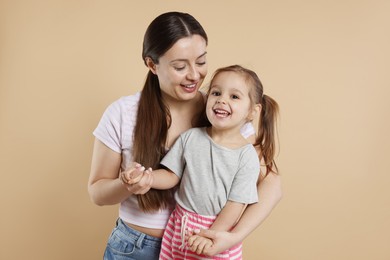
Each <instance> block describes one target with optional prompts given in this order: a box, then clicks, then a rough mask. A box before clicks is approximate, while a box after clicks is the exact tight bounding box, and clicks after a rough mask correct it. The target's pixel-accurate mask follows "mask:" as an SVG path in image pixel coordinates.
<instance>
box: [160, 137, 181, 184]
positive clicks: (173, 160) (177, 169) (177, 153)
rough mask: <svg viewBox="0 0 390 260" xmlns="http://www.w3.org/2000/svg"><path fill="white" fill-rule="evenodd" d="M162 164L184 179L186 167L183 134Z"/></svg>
mask: <svg viewBox="0 0 390 260" xmlns="http://www.w3.org/2000/svg"><path fill="white" fill-rule="evenodd" d="M160 164H161V165H163V166H165V167H167V168H168V169H169V170H171V171H172V172H173V173H174V174H175V175H177V176H178V177H179V178H181V177H182V175H183V171H184V166H185V162H184V142H183V134H182V135H180V136H179V138H177V140H176V141H175V143H174V144H173V145H172V147H171V149H170V150H169V152H168V153H167V154H166V155H165V156H164V158H163V159H162V160H161V163H160Z"/></svg>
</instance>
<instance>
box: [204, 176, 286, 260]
mask: <svg viewBox="0 0 390 260" xmlns="http://www.w3.org/2000/svg"><path fill="white" fill-rule="evenodd" d="M257 193H258V196H259V202H258V203H255V204H251V205H249V206H248V207H247V208H246V209H245V211H244V213H243V214H242V216H241V218H240V220H239V221H238V223H237V225H236V226H235V227H234V228H233V229H232V230H231V231H230V232H226V231H215V230H203V229H202V230H201V231H200V232H199V233H198V234H199V235H201V236H204V237H207V238H210V239H212V240H213V245H212V246H211V247H209V248H208V249H205V250H204V251H203V253H204V254H206V255H210V256H211V255H216V254H218V253H220V252H222V251H224V250H227V249H228V248H231V247H232V246H234V245H236V244H237V243H239V242H242V241H243V240H244V239H245V238H246V237H247V236H248V235H249V234H250V233H251V232H252V231H253V230H255V229H256V228H257V227H258V226H259V225H260V224H261V223H263V221H264V220H265V219H266V218H267V217H268V216H269V214H270V213H271V212H272V210H273V209H274V207H275V206H276V205H277V204H278V202H279V201H280V199H281V198H282V189H281V179H280V176H279V175H277V174H274V173H269V174H268V175H267V176H266V177H264V178H263V179H262V180H261V181H260V182H259V183H258V184H257Z"/></svg>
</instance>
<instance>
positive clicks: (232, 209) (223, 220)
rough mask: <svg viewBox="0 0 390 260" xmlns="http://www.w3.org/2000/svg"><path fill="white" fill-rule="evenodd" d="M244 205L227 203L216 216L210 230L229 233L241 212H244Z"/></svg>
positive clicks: (232, 202)
mask: <svg viewBox="0 0 390 260" xmlns="http://www.w3.org/2000/svg"><path fill="white" fill-rule="evenodd" d="M245 207H246V204H243V203H238V202H234V201H230V200H229V201H228V202H227V203H226V205H225V207H223V209H222V210H221V212H220V213H219V214H218V217H217V218H216V219H215V221H214V223H213V225H211V227H210V229H212V230H216V231H229V230H231V229H232V228H233V227H234V225H235V224H236V223H237V221H238V220H239V219H240V216H241V214H242V212H243V211H244V209H245Z"/></svg>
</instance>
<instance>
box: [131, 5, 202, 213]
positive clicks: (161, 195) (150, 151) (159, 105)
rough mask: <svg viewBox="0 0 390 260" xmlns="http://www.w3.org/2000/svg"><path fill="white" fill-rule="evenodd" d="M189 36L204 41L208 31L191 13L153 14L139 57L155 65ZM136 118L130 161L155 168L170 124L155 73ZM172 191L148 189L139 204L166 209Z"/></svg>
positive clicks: (148, 79)
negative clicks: (181, 40) (196, 36)
mask: <svg viewBox="0 0 390 260" xmlns="http://www.w3.org/2000/svg"><path fill="white" fill-rule="evenodd" d="M192 35H200V36H202V37H203V38H204V39H205V40H206V43H207V34H206V32H205V31H204V30H203V27H202V26H201V25H200V23H199V22H198V21H197V20H196V19H195V18H194V17H193V16H191V15H190V14H187V13H181V12H168V13H164V14H161V15H160V16H158V17H156V18H155V19H154V20H153V21H152V22H151V24H150V25H149V27H148V28H147V30H146V33H145V36H144V42H143V50H142V59H143V60H144V62H145V64H146V58H150V59H151V60H152V61H153V63H154V64H158V63H159V58H160V57H161V56H162V55H164V54H165V53H166V52H167V51H168V50H169V49H170V48H171V47H172V46H173V45H174V44H175V43H176V42H177V41H178V40H180V39H182V38H185V37H190V36H192ZM137 113H138V114H137V121H136V126H135V129H134V136H133V141H134V142H133V150H132V155H133V161H135V162H138V163H140V164H142V165H144V166H145V167H146V168H148V167H151V168H153V169H156V168H158V166H159V164H160V161H161V159H162V158H163V156H164V155H165V153H166V141H167V136H168V129H169V127H170V124H171V115H170V112H169V108H168V107H167V105H166V104H165V102H164V99H163V98H162V95H161V90H160V84H159V81H158V78H157V75H155V74H153V73H152V72H151V71H149V72H148V74H147V77H146V80H145V84H144V87H143V89H142V92H141V98H140V101H139V106H138V112H137ZM172 200H173V196H172V191H171V190H165V191H163V190H155V189H151V190H150V191H149V192H147V193H146V194H144V195H138V203H139V206H140V208H141V209H142V210H144V211H145V212H153V211H156V210H159V209H163V208H167V207H169V206H170V205H171V204H172Z"/></svg>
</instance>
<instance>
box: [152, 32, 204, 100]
mask: <svg viewBox="0 0 390 260" xmlns="http://www.w3.org/2000/svg"><path fill="white" fill-rule="evenodd" d="M206 47H207V45H206V41H205V39H203V37H201V36H200V35H192V36H190V37H186V38H182V39H180V40H178V41H177V42H176V43H175V44H174V45H173V46H172V47H171V48H170V49H169V50H168V51H167V52H166V53H165V54H164V55H163V56H161V57H160V59H159V62H158V64H153V65H152V66H149V68H150V69H151V70H152V72H153V73H155V74H156V75H157V76H158V80H159V82H160V88H161V91H162V94H163V96H164V98H166V99H173V100H175V101H186V100H191V99H193V98H194V97H195V96H196V95H197V92H198V90H199V88H200V86H201V84H202V82H203V80H204V78H205V77H206V75H207V62H206Z"/></svg>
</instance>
